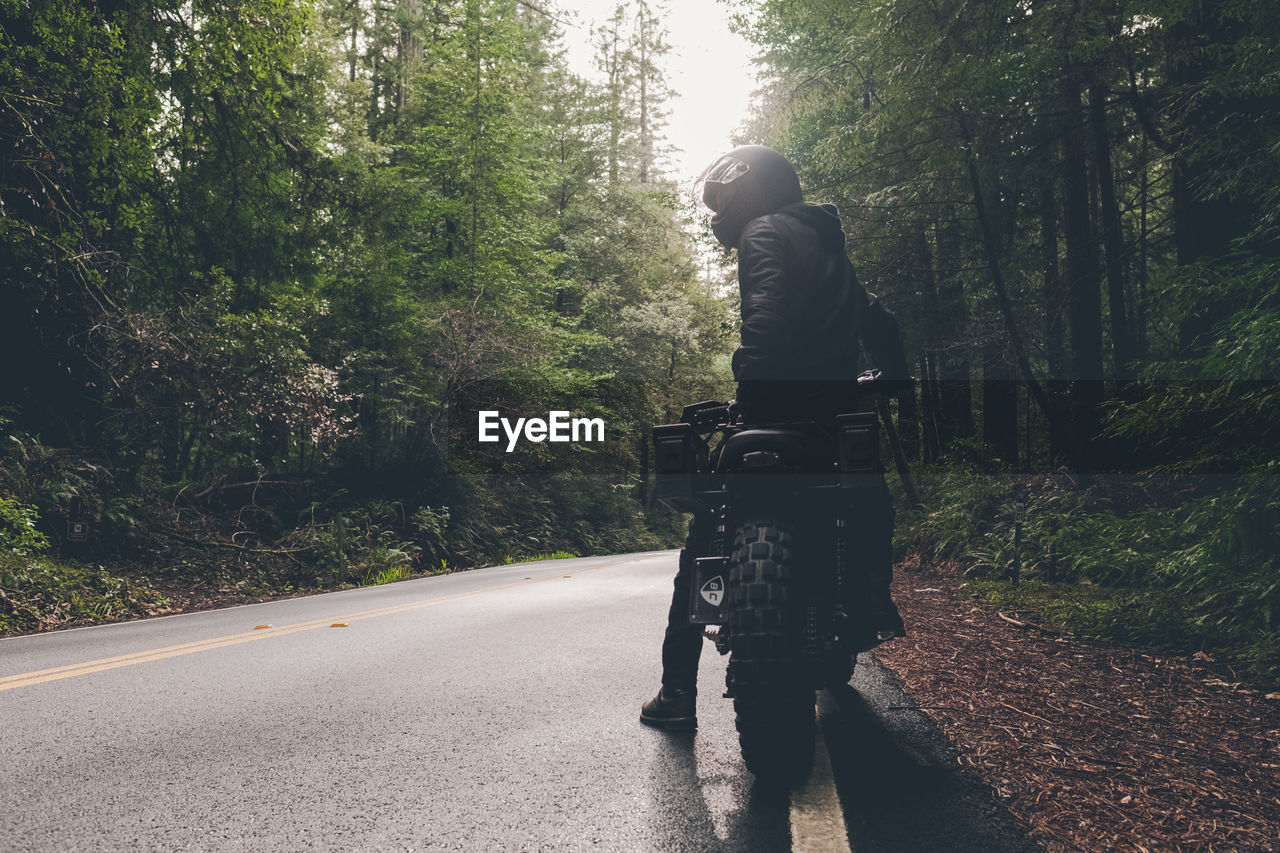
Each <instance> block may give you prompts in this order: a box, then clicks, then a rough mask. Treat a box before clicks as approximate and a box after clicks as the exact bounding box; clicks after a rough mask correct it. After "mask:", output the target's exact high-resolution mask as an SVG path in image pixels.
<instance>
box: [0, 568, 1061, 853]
mask: <svg viewBox="0 0 1280 853" xmlns="http://www.w3.org/2000/svg"><path fill="white" fill-rule="evenodd" d="M675 564H676V554H675V552H659V553H652V554H632V555H627V556H622V557H600V558H587V559H577V560H559V561H549V562H539V563H531V564H525V565H517V566H506V567H500V568H492V569H483V570H478V571H473V572H466V573H460V574H456V575H448V576H442V577H435V578H427V579H423V580H416V581H409V582H406V583H400V584H393V585H388V586H383V587H373V588H367V589H358V590H349V591H346V592H340V593H331V594H327V595H319V596H312V597H307V598H297V599H291V600H287V601H277V602H270V603H264V604H257V605H249V606H245V607H237V608H231V609H227V610H219V611H209V612H204V613H195V614H189V615H183V616H171V617H165V618H161V619H152V620H146V621H141V622H133V623H127V624H119V625H107V626H101V627H95V628H86V629H79V630H74V631H64V632H58V633H53V634H44V635H35V636H27V637H17V638H11V639H7V640H0V850H3V851H10V850H12V851H25V850H33V851H35V850H38V851H45V850H57V851H62V850H122V849H127V850H188V849H190V850H257V851H262V850H302V849H321V850H338V849H342V850H467V851H485V850H504V851H505V850H621V851H643V850H658V851H668V850H670V851H684V850H688V851H785V850H790V849H792V838H793V823H794V821H796V820H797V819H798V818H797V817H796V813H797V810H796V808H794V807H793V804H792V803H791V802H790V801H789V800H791V799H795V797H791V798H789V797H787V796H786V795H777V794H769V793H766V792H762V791H761V790H760V789H759V788H758V787H757V786H755V785H754V784H753V779H752V777H751V775H750V774H749V773H748V772H747V771H746V770H745V768H744V767H743V766H742V762H741V758H740V756H739V754H738V748H737V742H736V738H735V735H734V730H733V718H732V707H731V703H730V702H729V701H728V700H723V699H721V698H720V692H721V691H720V686H721V685H723V683H724V659H723V658H721V657H719V656H717V655H716V654H715V651H714V649H712V648H711V647H710V645H709V644H708V646H707V647H706V648H705V649H704V654H703V657H702V667H703V675H702V681H701V683H702V685H703V691H702V695H701V696H700V697H699V711H698V713H699V724H700V728H699V731H698V733H697V734H696V735H691V734H684V735H677V734H666V733H663V732H659V731H654V730H651V729H649V728H646V727H644V726H641V725H640V724H639V723H638V722H637V714H638V711H639V705H640V703H641V701H643V700H644V699H646V698H648V697H649V696H650V695H652V693H653V692H654V691H655V690H656V689H657V686H658V682H659V676H660V666H659V660H658V650H659V646H660V643H661V637H662V629H663V624H664V619H665V616H666V609H667V603H668V601H669V596H670V584H671V578H672V577H673V575H674V572H675ZM335 623H338V624H342V625H345V627H331V625H333V624H335ZM258 626H270V627H258ZM854 687H855V688H856V692H855V690H854V689H853V688H850V689H848V690H846V691H840V692H839V693H837V694H836V695H829V694H826V693H824V694H821V697H822V698H821V699H820V702H819V710H820V714H821V719H822V723H823V726H822V730H823V733H824V736H825V738H826V741H827V744H828V745H829V750H830V764H831V768H832V775H833V776H834V779H835V781H836V782H837V783H838V798H837V797H836V796H835V795H834V792H833V796H831V797H830V798H829V800H826V801H824V800H823V799H822V798H821V797H819V798H818V799H816V800H814V802H818V803H822V802H828V801H829V802H830V803H832V804H833V805H832V806H831V807H830V809H828V811H835V810H838V806H837V805H835V803H837V802H838V803H841V804H843V812H844V813H843V815H839V814H835V815H830V814H829V815H826V816H825V817H826V819H827V820H828V821H829V823H830V824H831V825H833V826H835V827H837V828H839V827H840V826H841V823H842V822H843V823H844V824H845V826H847V831H848V835H847V837H845V838H840V839H838V840H839V841H840V842H841V843H845V842H847V846H846V847H844V848H841V847H840V845H839V844H836V845H835V846H830V845H828V846H826V847H823V846H822V844H821V843H819V844H818V846H813V845H812V844H809V846H808V847H807V848H806V849H832V850H834V849H852V850H854V851H859V852H860V853H861V851H872V850H885V851H890V850H892V851H909V850H920V851H926V850H927V851H943V850H974V851H984V852H985V851H992V852H993V853H998V851H1014V850H1034V849H1036V848H1035V847H1034V846H1033V845H1031V844H1030V843H1029V842H1028V841H1026V840H1025V838H1023V836H1022V835H1021V834H1020V833H1019V832H1018V831H1017V830H1016V829H1015V828H1014V826H1013V824H1012V821H1011V820H1010V818H1009V817H1008V816H1007V814H1005V813H1004V812H1003V811H1002V809H1001V808H1000V807H999V806H998V805H997V804H996V803H995V802H994V800H993V799H992V798H991V796H990V793H989V792H988V791H987V790H986V789H985V788H983V787H982V786H980V785H977V784H976V783H973V782H970V781H967V780H966V779H965V778H964V777H962V776H960V775H959V774H958V773H957V772H956V771H955V769H954V768H955V767H956V762H955V758H954V756H953V755H952V754H951V753H950V752H949V747H948V746H947V744H946V742H945V741H944V740H943V739H941V738H940V737H939V736H938V735H937V733H936V732H935V731H934V730H933V729H932V728H931V727H930V726H929V725H928V722H927V720H926V719H925V718H924V717H923V716H922V715H921V714H920V713H919V712H918V711H913V710H910V708H909V706H910V705H911V702H910V700H909V699H908V698H907V697H906V696H904V695H903V694H901V692H900V691H898V689H897V687H896V686H895V685H894V684H893V682H892V680H891V679H890V678H889V677H888V676H887V675H886V674H885V673H884V672H883V671H882V670H880V669H879V668H878V667H876V666H875V665H874V664H869V665H866V666H861V665H860V666H859V668H858V673H857V674H856V675H855V679H854ZM816 784H817V782H816V781H815V785H816ZM806 832H807V830H806ZM794 835H795V837H796V838H797V839H800V838H801V837H802V836H804V837H807V836H806V835H805V832H800V831H799V829H797V831H796V832H795V833H794ZM801 846H802V845H801V844H800V842H799V841H797V844H796V847H797V849H799V848H800V847H801Z"/></svg>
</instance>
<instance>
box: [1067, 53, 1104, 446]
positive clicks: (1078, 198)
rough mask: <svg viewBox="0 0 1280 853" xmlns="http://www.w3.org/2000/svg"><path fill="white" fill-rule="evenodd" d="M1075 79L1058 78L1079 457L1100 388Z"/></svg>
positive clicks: (1096, 301) (1092, 428) (1093, 266)
mask: <svg viewBox="0 0 1280 853" xmlns="http://www.w3.org/2000/svg"><path fill="white" fill-rule="evenodd" d="M1080 94H1081V89H1080V81H1079V79H1078V78H1077V77H1076V75H1075V74H1074V73H1073V72H1071V71H1067V72H1066V73H1064V75H1063V78H1062V82H1061V96H1062V109H1063V115H1064V121H1065V122H1066V124H1065V127H1064V132H1063V138H1062V150H1063V174H1062V196H1063V220H1062V232H1063V237H1064V238H1065V242H1066V285H1067V286H1066V290H1067V312H1068V316H1069V317H1070V323H1071V402H1072V409H1073V414H1074V418H1073V420H1074V424H1073V427H1074V429H1073V435H1074V438H1075V440H1076V441H1077V443H1078V444H1079V447H1080V450H1081V451H1082V452H1083V454H1084V456H1085V457H1086V458H1087V456H1088V452H1087V450H1088V447H1089V445H1090V444H1091V443H1092V441H1093V439H1094V437H1095V436H1096V435H1097V433H1098V408H1099V406H1100V405H1101V403H1102V399H1103V387H1102V296H1101V284H1100V282H1099V281H1098V254H1097V248H1096V246H1095V244H1094V242H1093V234H1092V233H1091V229H1090V227H1089V172H1088V165H1087V163H1086V162H1085V148H1084V134H1083V127H1082V119H1083V116H1082V109H1081V103H1080Z"/></svg>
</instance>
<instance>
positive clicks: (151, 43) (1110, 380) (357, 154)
mask: <svg viewBox="0 0 1280 853" xmlns="http://www.w3.org/2000/svg"><path fill="white" fill-rule="evenodd" d="M721 5H722V10H723V14H724V15H726V16H732V18H733V20H734V21H735V25H736V27H737V28H738V29H739V31H740V32H741V33H743V34H745V35H746V36H747V37H748V38H749V39H750V40H751V42H752V43H753V44H754V45H755V46H756V47H757V48H758V50H759V60H758V64H759V68H760V73H761V79H762V81H763V86H762V88H761V90H760V91H759V93H758V96H757V101H756V106H755V111H754V115H753V116H751V117H750V118H749V120H747V121H746V123H745V124H744V125H743V127H742V128H741V130H740V132H739V136H740V138H741V141H743V142H760V143H764V144H768V145H772V146H773V147H775V148H777V149H778V150H780V151H782V152H783V153H785V154H786V155H787V156H788V157H789V158H790V159H791V160H792V162H794V163H795V164H796V166H797V169H798V171H799V172H800V176H801V180H802V183H803V184H804V187H805V190H806V194H807V196H808V197H809V198H810V200H813V201H830V202H834V203H835V204H837V205H838V207H839V209H840V211H841V213H842V214H843V218H844V222H845V228H846V231H847V232H848V234H849V245H850V251H851V256H852V259H853V262H854V265H855V267H856V268H857V270H858V274H859V277H860V279H861V280H862V282H863V284H864V285H866V287H867V288H868V289H869V290H871V291H873V292H875V293H877V294H878V295H879V296H880V298H881V299H882V300H883V301H884V302H885V303H886V304H887V305H889V306H890V307H891V308H892V309H893V310H894V312H895V313H896V315H897V316H898V319H899V321H900V322H901V325H902V327H903V329H904V330H905V333H906V336H907V343H908V347H909V353H910V355H911V358H912V361H913V364H914V365H915V366H916V367H917V378H918V379H919V383H918V386H917V393H916V395H915V396H914V397H905V398H903V399H901V400H900V401H899V402H898V403H897V407H896V411H895V416H896V419H897V423H898V428H899V431H900V432H901V434H902V436H903V440H904V445H905V449H906V451H907V455H908V456H909V457H910V458H911V460H912V462H911V476H912V477H913V478H915V479H917V480H918V481H919V483H920V486H921V497H922V499H923V505H922V506H921V507H920V508H918V509H909V508H908V507H906V505H905V504H900V507H901V509H900V511H899V525H898V547H899V549H900V552H901V555H902V556H903V557H904V558H917V559H920V560H925V561H929V562H936V563H947V564H949V565H954V566H955V567H956V569H957V570H958V571H960V572H963V573H964V575H965V576H966V578H967V582H969V583H970V585H971V586H972V587H973V589H974V591H975V592H976V593H977V594H981V595H985V596H987V597H990V598H993V599H995V600H998V601H1009V602H1012V603H1013V604H1014V605H1016V606H1017V607H1018V608H1019V612H1025V613H1030V614H1032V615H1034V616H1036V618H1038V619H1041V620H1044V621H1046V622H1052V623H1055V624H1065V625H1068V626H1070V627H1071V628H1073V629H1074V630H1076V631H1078V632H1081V633H1083V634H1087V635H1090V636H1098V637H1104V638H1107V639H1112V640H1119V641H1122V642H1129V643H1138V644H1143V645H1148V646H1152V647H1156V648H1164V649H1171V650H1174V651H1180V652H1185V653H1188V654H1190V653H1193V652H1197V651H1201V652H1205V651H1210V652H1212V653H1213V654H1222V655H1224V656H1226V657H1228V658H1229V659H1231V660H1233V661H1238V662H1240V663H1241V664H1242V665H1243V666H1245V667H1246V668H1249V669H1251V670H1252V671H1253V672H1255V673H1258V674H1263V675H1274V674H1275V673H1277V672H1278V671H1280V571H1278V569H1280V565H1278V563H1277V555H1278V554H1280V480H1277V475H1278V474H1280V470H1277V466H1278V462H1277V455H1276V452H1275V451H1276V448H1277V429H1278V428H1277V426H1276V424H1275V418H1274V417H1273V412H1275V411H1276V407H1277V403H1280V392H1278V390H1277V385H1276V383H1275V377H1276V375H1277V370H1278V369H1280V292H1278V290H1277V286H1276V284H1275V280H1276V279H1275V272H1276V271H1277V267H1278V266H1280V257H1278V256H1280V223H1278V222H1277V215H1276V211H1277V209H1278V204H1277V203H1278V202H1280V52H1278V51H1277V44H1276V39H1277V33H1280V7H1277V6H1276V5H1275V4H1272V3H1266V2H1261V0H1253V2H1249V0H1242V2H1233V3H1214V2H1209V0H1105V1H1104V0H1089V2H1084V0H1047V2H1043V3H1041V2H1030V0H998V2H983V3H973V2H968V0H930V2H925V3H921V2H918V0H885V2H882V3H878V4H862V3H840V2H834V0H751V2H727V3H723V4H721ZM563 35H564V34H563V28H562V25H561V22H560V21H559V19H558V18H557V17H556V9H555V8H554V6H553V5H552V4H550V3H547V4H542V3H532V2H521V1H520V0H394V2H392V0H385V1H384V2H374V0H244V2H206V0H198V2H175V1H174V0H170V1H169V2H164V0H161V1H160V2H138V3H132V2H123V0H100V2H97V3H93V4H84V3H79V2H71V1H70V0H50V2H47V3H39V4H27V3H23V2H19V0H3V2H0V147H2V148H3V150H4V152H5V153H4V155H3V159H2V160H0V164H2V165H0V168H2V169H3V171H0V233H2V235H3V245H4V247H5V249H4V253H3V256H0V275H3V290H0V326H2V328H0V348H3V356H4V360H5V363H6V364H7V365H8V366H9V369H8V370H6V371H4V374H3V377H2V378H0V385H2V389H0V428H2V429H3V432H4V433H5V441H4V444H3V447H0V552H3V553H0V631H23V630H33V629H38V628H47V627H55V626H58V625H64V624H75V623H77V622H82V621H86V620H104V619H115V618H123V617H127V616H136V615H142V614H145V613H154V612H163V610H164V609H165V608H166V607H167V606H169V603H170V599H171V598H174V597H175V596H178V593H180V592H181V591H182V590H186V589H190V588H192V587H196V586H198V587H202V588H207V589H209V590H218V589H226V588H233V589H238V590H241V591H244V592H246V593H248V594H264V595H266V594H279V593H285V592H292V591H304V590H312V589H321V588H330V587H335V586H341V585H344V584H362V583H379V582H385V581H389V580H396V579H400V578H403V577H409V576H412V575H416V574H421V573H424V572H435V571H449V570H452V569H454V568H460V567H463V568H465V567H470V566H475V565H481V564H491V563H495V562H503V561H510V560H513V559H527V558H532V557H537V556H545V555H551V554H557V553H572V554H584V555H585V554H601V553H615V552H624V551H636V550H644V549H650V548H657V547H673V546H674V545H676V544H678V542H679V541H680V539H681V537H682V531H681V527H682V519H680V518H679V517H678V516H675V515H673V514H671V513H669V512H667V511H666V510H664V509H663V508H661V507H660V506H659V505H657V504H655V503H654V502H653V501H652V500H651V496H650V494H649V490H648V488H647V485H648V476H649V472H648V467H649V460H648V444H647V434H648V430H649V427H651V426H652V425H654V424H656V423H663V422H668V421H670V420H673V419H674V418H675V417H676V416H677V415H678V412H679V409H680V406H681V405H683V404H684V403H687V402H692V401H695V400H699V399H707V398H718V399H725V398H726V397H728V396H730V395H731V394H732V391H733V386H732V381H731V377H730V375H729V366H728V355H729V353H730V352H731V350H732V349H733V347H734V345H735V344H736V336H737V325H736V323H737V305H736V293H735V291H734V288H733V287H732V286H731V285H730V286H726V284H727V283H729V282H730V279H729V278H728V277H727V275H728V273H727V271H728V270H730V269H731V262H732V258H731V257H729V258H724V259H722V261H723V263H708V262H707V260H706V259H707V257H708V256H709V255H708V253H709V249H708V248H707V243H706V240H705V224H703V223H699V221H698V214H697V211H696V210H695V209H694V208H693V207H692V206H691V204H690V203H689V198H688V192H687V190H688V188H687V187H683V186H681V185H680V184H679V183H678V182H677V181H676V180H675V179H673V178H672V177H671V176H670V175H669V174H668V173H667V172H666V170H665V168H664V163H665V161H664V157H663V151H664V146H665V144H666V143H665V141H664V136H663V128H664V125H665V123H667V122H675V121H679V120H680V117H679V116H678V115H672V114H671V111H670V109H669V106H668V98H669V94H670V92H669V85H668V83H667V80H666V75H665V70H664V69H665V62H666V53H667V50H668V48H667V45H666V42H665V39H664V24H663V8H662V6H661V5H660V4H658V3H651V2H649V0H629V2H625V3H621V4H619V5H618V6H617V9H616V12H615V14H614V15H613V16H612V17H611V18H610V19H609V21H608V23H607V24H606V25H604V26H599V27H597V28H596V29H595V30H594V31H593V32H592V36H591V37H592V44H593V46H594V50H595V57H596V59H595V64H596V69H597V72H598V73H597V74H596V76H595V77H593V78H592V79H585V78H583V77H581V76H579V75H576V74H575V73H573V72H572V71H571V70H570V68H569V65H568V63H567V62H566V61H565V58H564V52H563V47H562V40H563ZM699 235H703V236H699ZM488 407H492V408H502V409H504V410H506V411H512V412H519V413H523V414H536V413H543V414H545V413H546V412H547V411H548V410H549V409H553V408H554V409H564V410H569V411H572V412H574V413H575V414H576V415H581V416H583V417H599V418H601V419H602V420H603V422H604V423H606V424H607V431H606V440H605V442H603V443H602V444H600V445H599V446H588V447H582V448H578V449H577V451H576V452H575V453H574V454H573V455H571V456H564V455H557V454H556V453H554V452H552V451H551V450H550V449H549V448H548V447H547V446H545V445H543V446H541V447H540V448H539V449H538V450H537V451H536V452H529V453H519V454H504V453H502V452H501V451H500V450H499V451H496V452H494V453H487V452H486V453H480V452H477V451H476V450H475V448H474V447H469V446H467V445H466V444H465V443H463V442H460V441H459V440H458V438H459V435H458V431H459V429H460V427H459V423H463V422H467V423H469V421H467V413H473V412H475V411H476V410H477V409H481V408H488ZM178 597H180V596H178Z"/></svg>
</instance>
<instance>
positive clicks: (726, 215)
mask: <svg viewBox="0 0 1280 853" xmlns="http://www.w3.org/2000/svg"><path fill="white" fill-rule="evenodd" d="M694 195H695V197H696V198H697V200H699V201H701V202H702V203H703V204H705V205H706V206H707V207H708V208H710V210H711V213H712V216H711V231H712V233H714V234H715V235H716V239H717V240H719V241H720V242H721V243H723V244H724V245H725V246H726V247H728V248H730V249H733V248H736V247H737V245H738V238H739V237H741V236H742V229H743V228H745V227H746V226H747V223H748V222H750V221H751V220H753V219H756V218H757V217H760V216H764V215H765V214H767V213H773V212H774V211H776V210H780V209H782V208H784V207H786V206H787V205H789V204H795V203H796V202H801V201H804V195H803V194H802V193H801V192H800V179H799V178H797V177H796V170H795V169H793V168H792V167H791V164H790V163H788V162H787V158H786V157H783V156H782V155H781V154H779V153H778V152H777V151H774V150H773V149H772V148H767V147H765V146H763V145H743V146H742V147H740V148H735V149H733V150H732V151H730V152H729V153H728V154H725V155H724V156H722V157H720V158H719V159H717V160H716V161H715V162H714V163H712V164H711V165H710V166H708V167H707V168H706V169H703V171H702V174H701V175H700V176H699V177H698V180H697V183H696V184H694Z"/></svg>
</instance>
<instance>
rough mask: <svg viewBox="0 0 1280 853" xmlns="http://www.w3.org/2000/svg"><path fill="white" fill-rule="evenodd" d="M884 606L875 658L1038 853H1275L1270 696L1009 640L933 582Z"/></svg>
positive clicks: (1102, 649) (904, 576)
mask: <svg viewBox="0 0 1280 853" xmlns="http://www.w3.org/2000/svg"><path fill="white" fill-rule="evenodd" d="M895 598H896V599H897V601H898V603H899V606H900V607H901V609H902V612H903V617H904V618H905V619H906V622H907V625H908V626H909V629H910V632H911V633H910V635H909V636H907V637H906V638H903V639H900V640H895V641H894V642H892V643H890V644H888V645H886V646H884V647H882V648H881V649H878V650H877V652H876V655H877V657H879V659H880V660H881V661H883V662H884V664H885V665H886V666H887V667H889V669H890V670H892V671H893V672H894V673H895V675H897V677H898V678H899V679H900V680H901V681H902V683H903V685H904V686H905V689H906V690H907V692H908V693H909V694H910V695H911V696H912V697H914V699H915V700H916V702H917V703H918V704H919V707H920V708H921V710H923V711H924V712H925V713H927V714H928V715H929V716H930V717H931V718H933V720H934V721H936V722H937V724H938V725H939V727H940V728H941V729H942V730H943V731H944V732H945V733H946V734H947V735H948V736H949V737H950V738H951V739H952V741H953V742H954V743H955V745H956V747H957V748H958V749H959V751H960V753H961V755H962V758H961V761H962V762H964V763H965V764H967V765H968V767H969V768H970V769H971V772H973V773H975V774H976V775H978V776H979V777H981V778H982V779H983V780H984V781H986V782H987V783H988V784H989V785H991V787H992V788H993V789H994V790H995V791H996V794H997V796H998V797H999V798H1000V799H1001V801H1002V802H1004V803H1005V805H1006V806H1008V808H1009V809H1010V811H1011V812H1013V814H1014V815H1016V816H1017V817H1018V818H1019V819H1021V820H1023V821H1025V822H1026V824H1027V826H1028V828H1029V830H1030V832H1031V833H1032V835H1033V837H1035V838H1037V839H1038V840H1039V841H1040V842H1041V843H1043V844H1044V845H1045V846H1046V848H1047V849H1048V850H1050V851H1060V850H1084V851H1097V850H1128V851H1158V850H1159V851H1164V850H1168V851H1191V850H1215V851H1216V850H1223V851H1226V850H1251V851H1252V850H1259V851H1265V850H1276V851H1280V694H1278V693H1274V692H1268V690H1274V689H1275V688H1264V687H1260V686H1258V685H1250V684H1245V683H1240V682H1237V681H1235V679H1234V678H1232V677H1231V676H1230V674H1229V672H1228V673H1227V675H1226V676H1225V677H1224V675H1223V673H1221V672H1218V671H1215V669H1214V668H1212V667H1210V666H1209V665H1207V664H1203V663H1199V662H1196V661H1187V660H1181V659H1169V658H1163V657H1159V656H1156V655H1151V654H1146V653H1143V652H1140V651H1137V650H1133V649H1127V648H1119V647H1115V646H1106V645H1100V644H1094V643H1088V642H1084V641H1081V640H1078V639H1074V638H1071V637H1067V636H1063V635H1059V634H1056V633H1053V632H1051V631H1046V630H1041V629H1037V628H1036V627H1034V626H1031V625H1028V624H1015V623H1017V622H1019V621H1020V620H1017V619H1016V618H1014V617H1013V616H1012V615H1011V614H1001V613H1000V612H999V611H998V610H996V609H995V608H994V607H993V606H991V605H990V604H987V603H984V602H982V601H977V600H974V599H973V598H971V597H969V596H968V595H967V594H966V592H965V591H964V590H963V589H961V588H960V587H959V586H958V584H957V581H956V580H955V579H954V577H953V576H951V575H949V574H947V573H946V572H945V571H938V570H929V569H927V568H923V567H918V566H911V565H908V566H905V567H900V568H899V570H898V572H897V579H896V580H895ZM1268 697H1271V698H1268Z"/></svg>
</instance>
